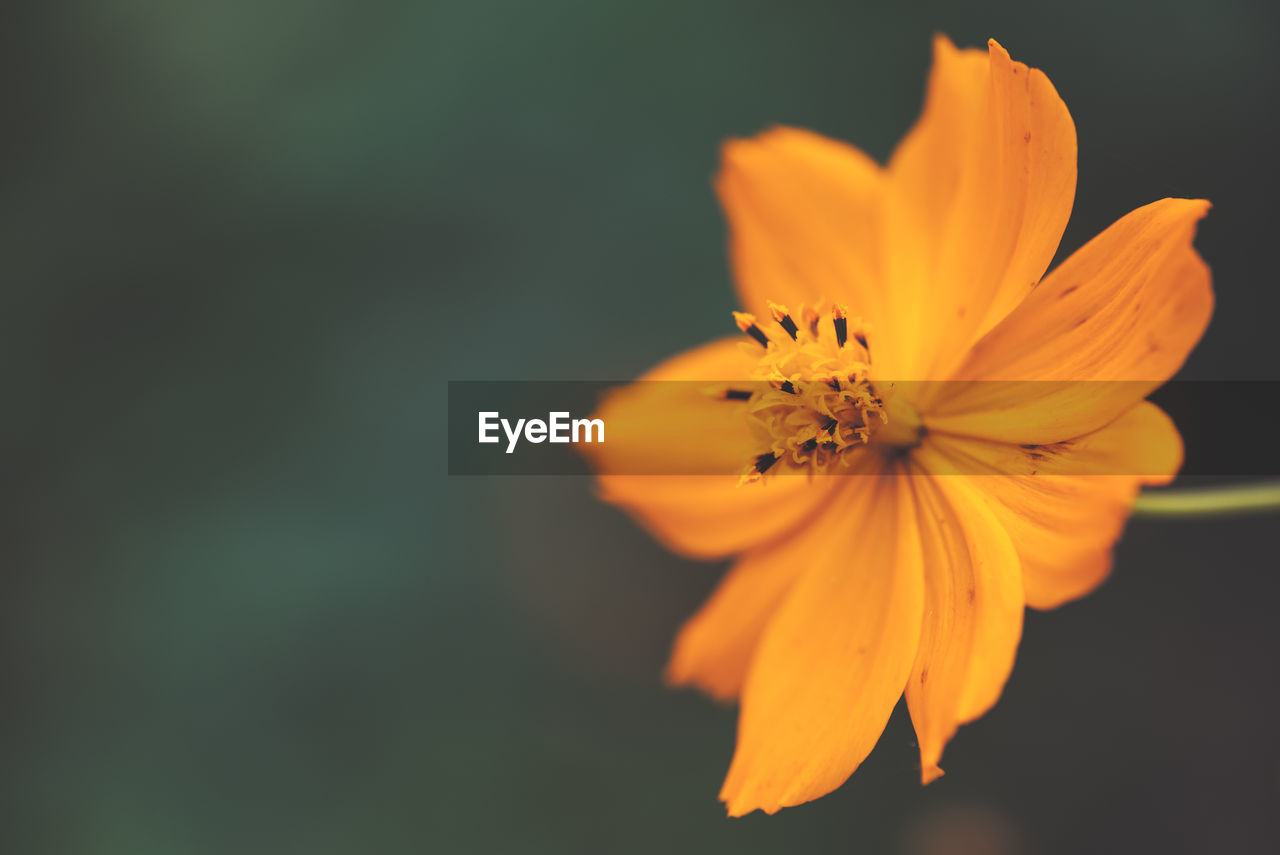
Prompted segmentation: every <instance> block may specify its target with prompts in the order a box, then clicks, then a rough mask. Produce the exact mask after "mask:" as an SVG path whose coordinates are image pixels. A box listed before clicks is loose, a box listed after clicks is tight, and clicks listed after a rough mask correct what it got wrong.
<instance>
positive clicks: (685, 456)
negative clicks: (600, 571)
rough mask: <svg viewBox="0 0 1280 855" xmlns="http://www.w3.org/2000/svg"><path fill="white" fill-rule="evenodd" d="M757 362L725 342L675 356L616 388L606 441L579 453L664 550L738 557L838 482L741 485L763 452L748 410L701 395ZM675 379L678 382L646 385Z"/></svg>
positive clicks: (606, 493)
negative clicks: (753, 433) (743, 472)
mask: <svg viewBox="0 0 1280 855" xmlns="http://www.w3.org/2000/svg"><path fill="white" fill-rule="evenodd" d="M750 368H751V359H750V358H749V357H747V356H745V355H744V354H743V353H742V349H741V344H740V341H739V340H737V339H732V340H730V339H725V340H721V341H717V342H713V343H711V344H708V345H704V346H702V347H699V348H695V349H694V350H691V351H688V352H686V353H683V354H681V355H679V356H676V357H674V358H672V359H670V360H668V361H667V362H665V363H663V364H662V365H660V366H658V367H657V368H655V369H653V370H652V371H650V372H649V373H648V374H646V375H645V376H644V377H642V378H640V382H637V383H633V384H631V385H629V386H625V387H622V388H620V389H617V390H615V391H614V392H612V393H611V394H610V395H609V396H608V397H607V398H606V399H605V400H604V402H603V403H602V404H601V406H600V408H599V409H598V410H597V412H596V413H595V417H596V418H602V419H604V422H605V425H606V428H607V429H606V435H605V442H604V443H595V444H589V445H587V444H584V445H581V446H579V448H580V450H581V451H582V452H583V453H584V454H586V455H587V456H588V457H589V458H590V459H591V461H592V463H593V465H594V467H595V468H596V470H597V472H598V473H599V481H598V483H599V486H600V492H601V496H602V498H604V499H605V500H606V501H609V502H613V503H615V504H618V505H621V506H623V507H625V508H626V509H627V510H629V511H630V512H632V513H633V514H634V515H635V516H636V517H637V518H638V519H639V520H640V521H641V522H642V523H643V524H645V525H646V527H648V528H649V529H650V531H652V533H653V534H654V536H655V537H657V538H658V540H660V541H662V542H663V543H664V544H665V545H666V546H667V547H668V548H670V549H672V550H674V551H677V552H681V553H684V554H686V555H693V556H696V557H701V558H715V557H720V556H723V555H729V554H733V553H737V552H741V551H743V550H745V549H747V548H749V547H751V546H754V545H756V544H758V543H761V542H765V541H768V540H770V539H772V538H774V537H777V536H779V535H781V534H784V533H786V532H788V531H790V530H791V529H792V528H794V527H795V526H796V525H798V524H799V523H800V522H801V521H802V520H804V519H805V518H806V517H807V516H809V515H810V513H811V512H812V509H813V508H814V507H815V506H816V505H817V503H819V502H820V501H821V500H822V497H823V496H824V495H825V494H826V492H827V491H828V489H829V488H830V487H831V483H830V482H831V481H832V480H833V479H819V481H818V483H816V484H814V485H810V484H809V482H808V479H805V478H800V477H780V478H774V479H770V480H769V481H768V482H763V483H756V484H746V485H743V486H741V487H739V486H738V480H739V476H738V475H726V474H706V475H698V474H691V475H683V474H681V475H662V474H656V475H645V474H635V473H642V472H646V471H654V472H664V471H665V472H691V473H697V472H707V473H726V472H740V471H741V470H742V469H743V468H744V467H745V466H747V465H748V463H749V462H750V461H751V460H752V459H753V458H754V457H755V455H756V454H758V453H759V452H760V449H759V447H758V441H757V440H755V439H754V438H753V437H752V436H751V433H750V430H749V428H748V426H747V421H746V418H745V413H744V407H745V405H744V404H741V403H737V402H730V401H722V400H718V399H716V398H714V397H711V396H709V395H707V394H705V391H706V390H705V388H704V387H703V386H702V385H701V383H691V382H675V381H692V380H697V381H707V382H708V383H715V382H726V381H728V382H732V381H734V380H741V379H743V378H746V377H747V376H748V374H749V371H750ZM645 381H672V382H645Z"/></svg>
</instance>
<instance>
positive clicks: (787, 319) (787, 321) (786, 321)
mask: <svg viewBox="0 0 1280 855" xmlns="http://www.w3.org/2000/svg"><path fill="white" fill-rule="evenodd" d="M778 323H779V324H781V325H782V328H783V329H784V330H786V331H787V335H789V336H791V340H792V341H795V340H796V333H798V332H799V331H800V329H799V327H797V326H796V322H795V321H793V320H791V316H790V315H783V316H782V317H780V318H778Z"/></svg>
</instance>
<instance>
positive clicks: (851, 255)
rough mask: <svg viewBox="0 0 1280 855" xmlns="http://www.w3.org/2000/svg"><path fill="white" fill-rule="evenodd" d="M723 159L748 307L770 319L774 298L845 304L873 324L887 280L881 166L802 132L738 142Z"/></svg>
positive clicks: (732, 249) (725, 196) (732, 243)
mask: <svg viewBox="0 0 1280 855" xmlns="http://www.w3.org/2000/svg"><path fill="white" fill-rule="evenodd" d="M722 159H723V166H722V168H721V171H720V175H719V177H718V178H717V180H716V191H717V192H718V193H719V196H720V202H721V204H722V205H723V206H724V212H725V217H726V218H727V219H728V221H729V255H730V260H731V262H732V265H733V272H734V277H735V280H736V282H737V286H738V294H739V296H740V297H741V299H742V302H743V305H745V306H746V307H747V309H748V310H749V311H752V312H755V313H756V314H759V315H761V316H763V317H768V312H769V309H768V301H769V300H774V301H777V302H780V303H786V304H788V305H789V306H790V307H791V308H792V309H797V308H798V307H799V304H800V303H804V304H806V305H808V306H814V305H816V304H818V303H820V302H822V301H840V302H845V303H848V304H850V305H851V306H854V307H856V308H855V309H854V311H855V313H858V314H860V315H861V316H862V317H864V318H865V319H867V320H871V319H872V318H871V316H872V314H873V313H874V311H875V304H876V300H877V299H878V291H879V289H880V288H881V282H882V278H881V271H880V233H881V228H880V206H881V200H882V196H883V190H884V172H883V170H881V168H880V166H879V165H878V164H877V163H876V162H875V161H873V160H872V159H871V158H869V157H867V156H866V155H865V154H863V153H862V152H861V151H859V150H858V149H856V148H854V147H852V146H850V145H847V144H845V143H842V142H837V141H836V140H832V139H828V138H826V137H823V136H820V135H818V134H815V133H811V132H809V131H803V130H798V129H795V128H774V129H772V130H770V131H766V132H765V133H762V134H760V135H759V136H757V137H754V138H752V139H746V140H732V141H730V142H728V143H726V144H725V146H724V150H723V157H722Z"/></svg>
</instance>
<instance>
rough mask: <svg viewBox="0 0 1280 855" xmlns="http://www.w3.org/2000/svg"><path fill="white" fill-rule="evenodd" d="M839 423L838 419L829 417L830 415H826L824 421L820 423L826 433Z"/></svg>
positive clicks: (830, 431)
mask: <svg viewBox="0 0 1280 855" xmlns="http://www.w3.org/2000/svg"><path fill="white" fill-rule="evenodd" d="M839 425H840V423H839V422H838V421H836V420H835V419H833V418H831V416H827V418H826V421H824V422H823V423H822V429H823V430H824V431H826V432H827V433H832V432H833V431H834V430H835V429H836V428H837V427H839Z"/></svg>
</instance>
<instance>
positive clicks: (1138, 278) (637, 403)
mask: <svg viewBox="0 0 1280 855" xmlns="http://www.w3.org/2000/svg"><path fill="white" fill-rule="evenodd" d="M934 49H935V55H934V68H933V72H932V75H931V77H930V82H929V92H928V97H927V100H926V103H925V108H924V112H923V115H922V116H921V118H920V120H919V122H918V123H917V124H916V126H915V127H914V128H913V129H912V131H911V132H910V133H909V134H908V135H907V137H906V139H905V140H903V142H902V143H901V145H900V146H899V147H898V149H897V151H896V152H895V153H894V155H893V157H892V159H891V160H890V162H889V165H888V166H887V167H881V166H879V165H878V164H876V163H875V162H873V161H872V160H871V159H870V158H868V157H867V156H866V155H864V154H862V153H861V152H859V151H858V150H856V149H854V148H852V147H849V146H847V145H844V144H843V143H839V142H836V141H833V140H830V139H826V138H824V137H821V136H818V135H816V134H812V133H809V132H806V131H801V130H794V129H787V128H778V129H774V130H770V131H768V132H766V133H764V134H761V135H760V136H758V137H756V138H754V139H750V140H740V141H733V142H730V143H728V144H727V145H726V146H725V148H724V165H723V170H722V172H721V174H720V176H719V180H718V183H717V189H718V192H719V194H720V198H721V200H722V202H723V204H724V208H725V211H726V214H727V216H728V219H729V224H730V228H731V247H730V250H731V257H732V263H733V269H734V273H735V277H736V281H737V287H738V293H739V296H740V297H741V300H742V303H743V305H744V307H745V308H746V310H747V313H741V314H739V315H738V325H739V327H740V329H742V330H743V331H744V332H746V333H747V334H748V335H749V336H750V338H748V339H745V340H743V339H736V340H733V341H729V340H724V341H718V342H714V343H711V344H708V345H705V346H703V347H700V348H697V349H695V350H692V351H689V352H687V353H685V354H682V355H680V356H677V357H675V358H674V359H671V360H670V361H668V362H666V363H664V364H662V365H660V366H659V367H657V368H656V369H654V370H653V371H652V372H650V373H649V374H647V375H646V376H645V378H643V379H645V380H668V381H708V382H715V383H718V384H720V385H719V387H718V388H721V389H722V390H723V394H722V395H721V396H720V399H717V398H713V397H710V396H706V395H699V394H698V393H697V391H696V390H695V389H694V388H692V387H696V386H698V385H699V384H688V383H638V384H635V385H633V386H629V387H625V388H623V389H620V390H618V391H616V392H615V393H613V394H612V395H611V396H610V397H609V398H608V399H607V400H606V401H605V402H604V404H603V405H602V407H601V410H600V412H599V414H598V415H600V416H602V417H603V418H604V419H605V421H606V423H607V424H608V425H609V426H610V431H611V434H610V437H609V442H607V443H605V444H604V445H600V446H594V447H591V448H589V449H585V450H586V451H587V453H589V454H590V455H591V456H592V458H593V462H594V464H595V466H596V468H597V469H598V471H599V473H600V474H599V480H600V485H601V488H602V493H603V495H604V497H605V498H606V499H607V500H609V501H611V502H615V503H617V504H619V505H621V506H623V507H624V508H626V509H628V510H629V511H630V512H632V513H633V514H634V515H635V516H636V517H637V518H638V519H639V520H640V521H641V522H643V523H644V524H645V525H646V526H647V527H648V528H649V529H650V530H652V532H653V533H654V534H655V535H656V536H657V537H658V538H660V539H661V540H662V541H663V542H664V543H666V544H667V545H669V546H670V547H671V548H672V549H674V550H677V551H679V552H681V553H684V554H688V555H693V556H699V557H705V558H715V557H721V556H726V555H740V556H741V557H740V558H739V559H738V560H737V563H736V564H735V565H734V566H733V568H732V569H731V570H730V572H729V573H728V575H727V576H726V578H725V579H724V581H723V582H722V583H721V585H720V587H719V589H718V590H717V591H716V592H715V594H714V595H713V596H712V597H711V599H710V601H709V602H708V603H707V604H706V605H705V606H704V607H703V609H702V610H701V611H700V612H698V613H697V614H696V615H695V616H694V617H693V618H692V619H691V620H689V622H688V623H687V624H686V625H685V626H684V628H683V629H682V630H681V632H680V634H679V637H678V639H677V640H676V644H675V649H674V652H673V654H672V658H671V662H670V665H669V669H668V676H669V679H670V680H671V681H672V682H673V683H676V684H690V685H694V686H698V687H701V688H702V689H704V690H705V691H707V692H709V693H710V694H712V695H714V696H716V697H718V698H722V699H734V698H737V699H739V701H740V704H741V712H740V719H739V730H738V742H737V748H736V751H735V754H734V758H733V762H732V765H731V767H730V769H729V774H728V778H727V779H726V780H725V782H724V787H723V789H722V791H721V798H722V799H723V800H724V801H725V802H726V803H727V805H728V810H729V813H730V814H731V815H735V816H737V815H741V814H745V813H748V812H750V811H752V810H755V809H757V808H758V809H762V810H764V811H766V812H769V813H772V812H774V811H777V810H778V809H779V808H781V807H784V806H787V805H795V804H799V803H801V802H805V801H808V800H810V799H814V798H817V797H819V796H821V795H823V794H825V793H828V792H830V791H831V790H832V789H834V788H836V787H838V786H839V785H840V784H841V783H843V782H844V781H845V780H846V779H847V778H848V777H849V775H850V774H852V773H853V771H854V769H856V768H857V766H858V765H859V764H860V763H861V762H862V760H863V758H865V757H866V755H867V753H868V752H869V751H870V750H871V748H872V747H873V746H874V744H875V742H876V741H877V739H878V738H879V736H880V733H881V732H882V731H883V729H884V726H885V723H886V722H887V720H888V718H889V715H890V713H891V712H892V710H893V708H894V706H895V704H896V703H897V700H898V698H899V697H900V696H901V695H902V694H903V693H904V692H905V694H906V699H907V705H908V708H909V710H910V713H911V719H912V722H913V723H914V726H915V729H916V733H917V735H918V737H919V743H920V756H921V767H922V777H923V780H924V781H925V782H926V783H927V782H929V781H931V780H933V779H934V778H935V777H937V776H938V775H940V774H942V770H941V769H940V768H939V766H938V763H939V761H940V758H941V755H942V751H943V748H944V746H945V745H946V743H947V741H948V740H949V739H950V738H951V737H952V735H953V734H954V733H955V731H956V728H957V726H958V725H960V724H963V723H965V722H968V721H972V720H973V719H975V718H977V717H978V716H980V715H982V714H983V713H984V712H985V711H986V710H988V709H990V708H991V706H992V705H993V704H994V703H995V701H996V699H997V698H998V697H999V695H1000V692H1001V689H1002V688H1003V686H1004V683H1005V681H1006V680H1007V678H1008V676H1009V672H1010V669H1011V668H1012V666H1013V661H1014V654H1015V652H1016V649H1017V645H1018V640H1019V637H1020V635H1021V630H1022V612H1023V608H1024V606H1028V605H1029V606H1032V607H1034V608H1053V607H1055V606H1057V605H1059V604H1061V603H1063V602H1065V601H1067V600H1070V599H1072V598H1075V597H1079V596H1081V595H1083V594H1085V593H1087V592H1088V591H1089V590H1091V589H1092V588H1094V587H1095V586H1096V585H1097V584H1098V583H1099V582H1100V581H1101V580H1102V579H1103V578H1104V576H1105V575H1106V574H1107V572H1108V570H1109V567H1110V562H1111V547H1112V544H1113V543H1114V541H1115V539H1116V538H1117V537H1118V536H1119V533H1120V531H1121V528H1122V526H1123V524H1124V521H1125V519H1126V517H1127V515H1128V513H1129V510H1130V508H1131V507H1132V503H1133V500H1134V497H1135V495H1136V494H1137V491H1138V490H1139V488H1140V487H1141V486H1142V485H1143V484H1154V483H1165V482H1167V481H1168V480H1170V479H1171V478H1172V477H1173V475H1174V474H1175V473H1176V471H1177V469H1178V467H1179V466H1180V465H1181V459H1182V445H1181V439H1180V437H1179V436H1178V433H1177V430H1176V429H1175V428H1174V426H1173V425H1172V423H1171V422H1170V421H1169V419H1168V418H1167V417H1166V416H1165V415H1164V413H1162V412H1161V411H1160V410H1159V409H1158V408H1156V407H1155V406H1154V405H1152V404H1150V403H1148V402H1146V401H1144V400H1143V399H1144V398H1145V397H1146V395H1147V394H1148V393H1149V392H1150V391H1151V390H1152V389H1154V388H1156V387H1157V386H1158V385H1160V384H1161V383H1162V382H1164V381H1165V380H1167V379H1168V378H1169V377H1170V376H1172V375H1173V374H1174V372H1176V371H1177V370H1178V368H1179V367H1180V365H1181V364H1182V362H1183V360H1184V359H1185V358H1186V356H1187V354H1188V353H1189V352H1190V350H1191V348H1192V347H1193V346H1194V345H1195V343H1196V342H1197V341H1198V340H1199V338H1200V336H1201V334H1202V333H1203V331H1204V328H1205V326H1206V324H1207V323H1208V320H1209V316H1210V314H1211V311H1212V303H1213V297H1212V291H1211V288H1210V276H1209V270H1208V268H1207V267H1206V266H1205V264H1204V262H1203V261H1202V260H1201V259H1200V257H1199V256H1198V255H1197V254H1196V252H1195V250H1194V249H1193V248H1192V246H1191V242H1192V238H1193V236H1194V233H1195V228H1196V223H1197V221H1198V220H1199V219H1200V218H1201V217H1203V216H1204V214H1205V212H1206V211H1207V210H1208V207H1209V206H1208V203H1207V202H1204V201H1201V200H1186V199H1163V200H1161V201H1158V202H1155V203H1153V204H1150V205H1147V206H1145V207H1142V208H1139V209H1137V210H1135V211H1133V212H1132V213H1130V214H1128V215H1127V216H1125V217H1123V218H1122V219H1120V220H1119V221H1118V222H1116V223H1115V224H1114V225H1112V226H1111V227H1110V228H1108V229H1107V230H1106V231H1105V232H1103V233H1102V234H1101V235H1099V236H1098V237H1096V238H1095V239H1093V240H1092V241H1090V242H1089V243H1088V244H1086V245H1085V246H1084V247H1083V248H1081V249H1080V250H1079V251H1078V252H1076V253H1075V254H1073V255H1072V256H1071V257H1070V258H1068V259H1067V260H1066V261H1065V262H1063V263H1062V264H1061V265H1060V266H1059V267H1058V268H1057V269H1055V270H1054V271H1053V272H1051V273H1049V274H1047V275H1046V274H1045V270H1046V268H1047V267H1048V265H1049V262H1050V260H1051V259H1052V257H1053V255H1054V252H1055V251H1056V250H1057V247H1058V242H1059V240H1060V239H1061V237H1062V232H1063V229H1064V228H1065V226H1066V223H1067V218H1068V215H1069V213H1070V209H1071V204H1072V199H1073V197H1074V194H1075V183H1076V138H1075V128H1074V126H1073V124H1072V121H1071V117H1070V115H1069V114H1068V113H1067V109H1066V106H1065V105H1064V104H1063V102H1062V100H1061V98H1059V97H1058V94H1057V92H1056V91H1055V90H1054V88H1053V86H1052V85H1051V84H1050V82H1049V80H1048V78H1046V77H1045V76H1044V74H1042V73H1041V72H1040V71H1037V70H1035V69H1030V68H1028V67H1027V66H1025V65H1023V64H1021V63H1016V62H1013V61H1012V60H1011V59H1010V58H1009V55H1008V53H1007V52H1005V50H1004V49H1003V48H1001V47H1000V46H999V45H998V44H996V43H995V42H994V41H992V42H990V44H989V50H988V51H987V52H982V51H978V50H957V49H956V48H955V47H954V46H953V45H952V44H951V43H950V42H949V41H947V40H946V39H945V38H941V37H939V38H938V39H937V40H936V42H935V45H934ZM1042 277H1043V279H1042ZM771 301H777V302H771ZM793 310H794V311H793ZM748 313H749V314H748ZM751 339H755V341H752V340H751ZM938 380H944V381H948V382H945V383H928V382H925V383H914V382H910V381H938ZM726 381H729V382H726ZM738 381H741V385H734V384H735V383H737V382H738ZM903 381H908V382H903ZM956 381H1041V383H1040V385H1039V386H1038V387H1037V393H1036V394H1034V395H1029V394H1027V392H1026V391H1025V388H1024V386H1023V385H1021V384H1019V383H1016V382H1015V383H987V382H983V383H980V384H969V383H965V382H956ZM1044 381H1051V382H1044ZM1058 381H1061V382H1058ZM1095 381H1125V382H1115V383H1099V382H1095ZM749 384H750V385H749ZM1082 389H1087V391H1081V390H1082ZM726 399H727V400H726ZM654 461H661V462H662V469H661V471H663V472H712V473H726V474H657V475H645V474H636V473H639V472H644V471H646V470H645V467H646V465H649V464H650V463H652V462H654ZM735 469H738V470H744V471H745V476H744V477H739V476H737V475H734V474H727V473H730V472H732V471H733V470H735ZM654 471H656V470H654ZM796 472H809V473H819V474H821V473H826V474H829V475H834V476H839V475H856V476H858V477H811V478H805V477H786V475H788V474H793V473H796ZM947 472H950V473H955V472H963V473H965V474H959V475H955V474H953V475H951V476H950V477H937V476H938V475H939V474H940V473H947ZM984 472H989V473H999V474H978V473H984ZM1117 473H1123V474H1117ZM1129 473H1134V474H1129ZM744 480H745V481H747V482H759V483H746V484H741V483H740V482H741V481H744Z"/></svg>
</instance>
